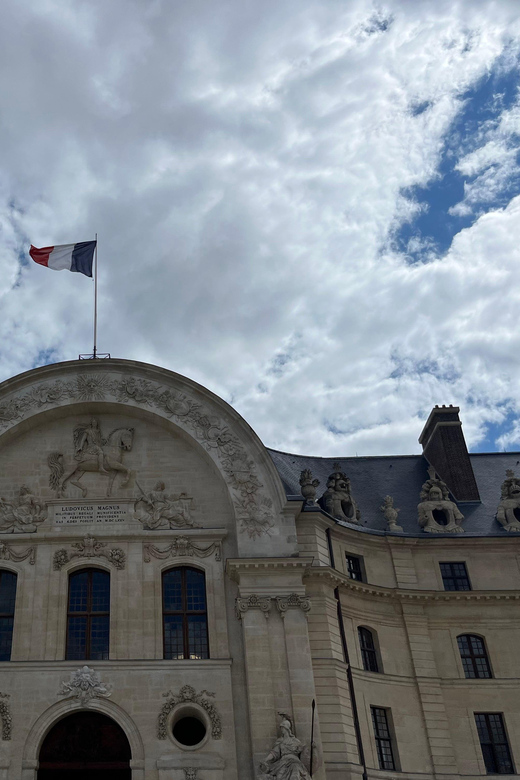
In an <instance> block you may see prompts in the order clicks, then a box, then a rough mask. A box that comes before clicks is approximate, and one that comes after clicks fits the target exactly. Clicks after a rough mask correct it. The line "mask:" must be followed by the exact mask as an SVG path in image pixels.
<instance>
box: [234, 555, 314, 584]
mask: <svg viewBox="0 0 520 780" xmlns="http://www.w3.org/2000/svg"><path fill="white" fill-rule="evenodd" d="M313 560H314V559H313V558H228V560H227V562H226V573H227V574H228V575H229V577H230V578H231V579H232V580H234V581H235V582H239V580H240V575H241V574H252V573H254V574H255V575H256V576H260V577H261V576H262V575H266V576H271V575H272V574H273V573H278V572H279V573H280V574H281V573H282V572H291V573H300V574H301V575H302V576H303V573H304V572H305V570H306V569H309V568H310V567H311V566H312V562H313Z"/></svg>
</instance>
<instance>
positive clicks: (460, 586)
mask: <svg viewBox="0 0 520 780" xmlns="http://www.w3.org/2000/svg"><path fill="white" fill-rule="evenodd" d="M439 566H440V567H441V575H442V582H443V583H444V590H471V583H470V581H469V577H468V570H467V569H466V564H465V563H451V561H450V563H439Z"/></svg>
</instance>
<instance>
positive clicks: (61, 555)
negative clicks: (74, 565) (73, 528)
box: [53, 534, 126, 571]
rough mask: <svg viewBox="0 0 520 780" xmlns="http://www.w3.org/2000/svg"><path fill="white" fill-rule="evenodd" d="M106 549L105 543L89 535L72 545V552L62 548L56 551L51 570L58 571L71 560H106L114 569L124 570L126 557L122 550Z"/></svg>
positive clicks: (116, 548)
mask: <svg viewBox="0 0 520 780" xmlns="http://www.w3.org/2000/svg"><path fill="white" fill-rule="evenodd" d="M106 548H107V544H106V542H98V541H96V539H95V538H94V537H93V536H91V534H88V535H87V536H85V538H84V539H83V541H82V542H76V543H75V544H73V545H72V551H68V550H65V549H63V548H62V549H61V550H56V552H55V553H54V558H53V568H54V570H55V571H59V570H60V569H61V568H62V567H63V566H65V564H66V563H68V562H69V561H71V560H72V559H73V558H106V559H107V561H110V563H112V564H113V565H114V566H115V567H116V569H124V568H125V563H126V555H125V554H124V552H123V550H121V548H120V547H111V548H110V549H106Z"/></svg>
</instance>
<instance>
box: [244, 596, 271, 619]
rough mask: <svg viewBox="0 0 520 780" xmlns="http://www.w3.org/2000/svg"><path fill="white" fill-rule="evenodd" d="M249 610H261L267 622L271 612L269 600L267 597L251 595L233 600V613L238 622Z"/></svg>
mask: <svg viewBox="0 0 520 780" xmlns="http://www.w3.org/2000/svg"><path fill="white" fill-rule="evenodd" d="M250 609H259V610H261V611H262V612H263V614H264V617H265V619H266V620H267V618H268V617H269V613H270V611H271V598H270V597H269V596H257V595H256V594H254V593H253V594H251V596H248V597H247V598H237V599H236V600H235V612H236V616H237V618H238V619H239V620H241V619H242V617H243V616H244V615H245V613H246V612H247V611H248V610H250Z"/></svg>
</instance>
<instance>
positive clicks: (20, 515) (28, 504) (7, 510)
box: [0, 485, 47, 534]
mask: <svg viewBox="0 0 520 780" xmlns="http://www.w3.org/2000/svg"><path fill="white" fill-rule="evenodd" d="M46 519H47V515H46V513H45V504H43V503H42V502H41V501H38V499H37V498H36V497H35V496H34V495H33V494H32V493H31V491H30V490H29V488H28V487H27V486H26V485H22V487H21V488H20V491H19V495H18V500H17V501H16V503H11V502H9V501H6V500H5V498H0V533H2V534H19V533H29V534H30V533H34V531H36V530H37V528H38V526H39V525H40V523H43V521H44V520H46Z"/></svg>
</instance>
